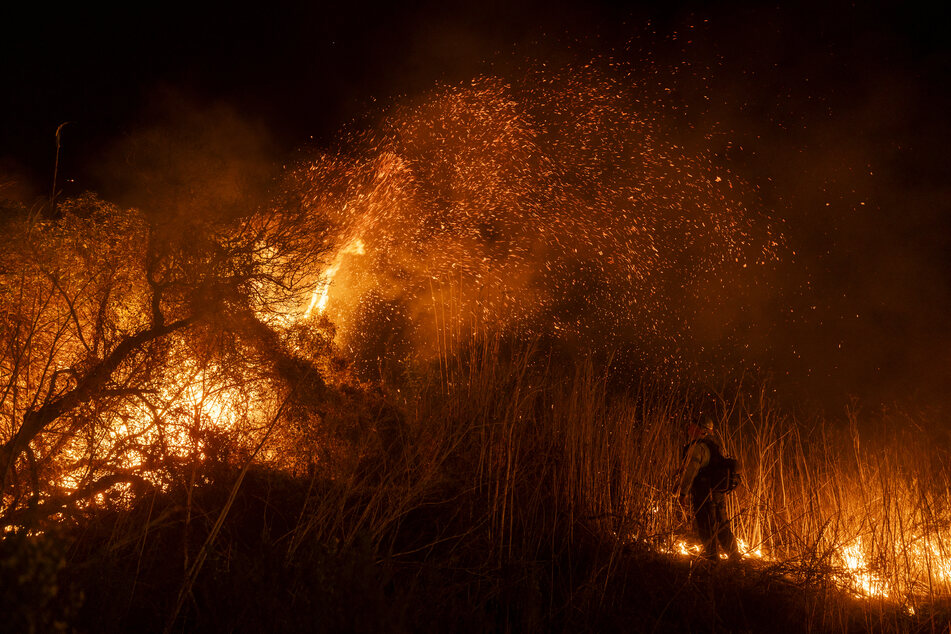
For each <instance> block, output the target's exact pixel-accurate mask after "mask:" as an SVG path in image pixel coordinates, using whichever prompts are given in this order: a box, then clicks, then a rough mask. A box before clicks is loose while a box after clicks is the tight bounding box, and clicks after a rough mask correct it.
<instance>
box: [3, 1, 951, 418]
mask: <svg viewBox="0 0 951 634" xmlns="http://www.w3.org/2000/svg"><path fill="white" fill-rule="evenodd" d="M510 4H511V3H508V2H494V1H490V2H478V3H476V2H473V3H467V4H455V5H450V4H446V3H443V2H422V3H415V4H413V6H412V7H407V6H403V5H402V3H379V4H366V3H359V2H351V3H333V4H330V3H328V4H323V3H316V2H310V3H305V2H286V1H283V0H282V1H278V2H268V3H258V4H257V5H255V6H254V7H249V8H236V7H235V6H228V5H226V4H220V5H209V4H202V5H200V6H192V5H191V4H190V3H189V4H185V3H177V2H171V3H131V4H128V5H125V6H123V7H121V8H118V9H108V10H107V9H105V8H103V7H96V8H90V7H87V6H83V5H82V3H74V4H70V5H66V6H56V5H42V6H36V7H32V8H28V9H27V8H24V7H20V8H19V9H16V10H14V11H13V13H10V12H9V11H10V10H9V9H6V10H5V14H6V15H5V16H4V27H5V28H4V29H3V31H4V36H3V38H2V40H0V81H2V84H0V85H2V90H3V99H2V105H0V108H2V117H0V177H2V178H3V181H2V182H3V183H4V188H5V189H4V190H3V191H2V192H0V193H2V194H3V196H4V197H14V198H17V199H19V200H20V201H22V202H25V203H27V204H30V203H31V202H32V201H34V200H35V199H37V198H42V197H46V196H48V193H49V188H50V181H51V180H52V169H53V159H54V149H55V146H54V132H55V130H56V128H57V126H58V125H59V124H60V123H63V122H67V121H68V122H69V124H68V125H67V126H66V128H65V130H64V133H63V149H62V157H61V165H60V184H61V186H62V188H63V192H64V194H66V195H69V194H76V193H80V192H82V191H85V190H94V191H97V192H100V193H101V194H102V195H103V196H105V197H107V198H113V199H118V200H120V201H121V202H128V203H131V204H141V201H140V200H136V198H135V194H134V193H133V194H131V195H130V193H129V192H130V190H133V189H135V187H134V185H133V183H135V182H138V181H136V180H135V177H133V176H129V175H128V174H124V173H123V172H124V171H128V172H135V171H136V165H137V164H136V161H137V160H138V155H137V154H136V153H135V151H132V150H130V149H129V148H130V147H132V148H134V147H136V145H135V140H136V139H139V138H140V137H141V134H142V130H149V129H154V128H155V127H156V126H158V127H161V126H171V127H175V126H179V127H180V128H181V129H184V130H194V129H195V127H196V126H198V127H200V126H201V125H203V123H202V122H203V121H207V120H208V119H207V118H206V119H202V118H200V117H199V118H198V119H194V118H193V119H191V121H190V122H189V123H184V124H183V123H182V120H183V119H187V118H188V116H185V115H182V114H181V112H182V111H186V110H188V111H189V112H192V111H200V112H205V113H212V114H211V115H209V116H210V117H211V119H214V120H215V121H216V123H218V124H220V123H221V122H222V120H223V119H226V120H229V121H231V124H230V125H233V126H235V127H237V128H240V129H241V130H242V131H244V132H247V131H248V130H251V131H253V134H251V135H250V136H251V137H253V139H252V140H251V141H248V140H246V139H247V137H248V135H245V134H242V138H243V139H245V140H242V141H240V142H238V141H235V142H234V144H230V145H229V144H228V143H225V146H224V148H223V150H222V151H225V152H233V153H236V154H242V153H246V154H252V153H253V154H254V155H255V156H254V159H255V162H256V164H261V165H268V166H271V167H270V168H269V169H273V170H279V169H280V167H281V166H282V165H285V164H287V163H289V162H292V161H294V160H297V158H299V157H303V156H306V153H307V152H308V151H310V148H320V147H328V146H332V145H333V144H335V143H337V142H338V138H339V137H338V131H339V130H340V129H341V128H343V127H347V126H350V127H354V126H355V127H359V126H360V125H363V124H364V123H367V124H369V123H370V122H372V121H373V120H374V118H376V117H379V116H380V112H381V111H383V110H385V109H386V108H387V107H388V106H389V105H390V104H393V103H396V102H398V101H400V100H401V99H406V98H412V97H413V96H414V95H417V94H420V93H422V92H425V91H427V90H430V89H431V88H432V87H433V86H435V85H436V84H437V83H448V84H455V83H460V82H466V81H469V80H470V79H472V78H473V77H476V76H478V75H481V74H496V75H500V76H503V77H504V76H506V75H507V74H511V73H518V72H520V69H522V68H524V66H525V65H526V64H527V63H542V62H544V63H550V64H566V63H573V62H578V61H583V60H585V59H588V58H592V57H596V56H604V55H610V56H615V57H618V58H621V59H625V60H628V61H631V62H633V63H635V64H638V63H640V64H648V63H649V64H654V65H656V67H657V68H666V69H671V70H670V71H669V72H670V73H671V76H672V77H674V76H677V77H678V79H676V80H672V81H671V84H672V86H674V87H675V92H676V94H675V95H674V96H673V97H672V99H677V100H680V101H682V102H684V103H686V104H688V105H693V106H694V107H693V108H692V109H691V114H689V115H687V117H688V119H689V125H690V126H693V127H696V128H701V129H702V128H703V126H704V125H705V124H708V123H709V124H711V125H712V123H713V122H714V121H716V122H717V123H718V124H719V125H720V126H721V127H723V126H725V127H726V128H728V129H729V130H730V131H731V134H730V135H729V138H728V139H724V141H723V144H722V146H719V147H712V148H710V151H711V152H712V153H713V155H714V156H716V157H717V158H718V160H723V161H726V162H728V163H729V165H730V167H731V169H732V170H733V171H734V172H736V173H738V174H740V175H741V176H742V177H743V178H744V179H745V180H746V181H747V182H749V183H751V184H752V186H753V187H754V188H755V189H756V192H757V195H758V196H759V197H760V198H761V200H762V202H763V204H764V205H765V206H766V207H768V208H770V209H772V210H774V215H775V217H777V218H782V219H783V220H784V221H785V222H784V226H783V230H784V232H785V234H786V236H787V239H788V242H789V247H790V250H791V251H795V256H794V257H789V258H788V259H787V261H786V262H785V263H784V268H783V270H782V274H783V275H784V276H786V277H788V279H790V280H794V281H793V282H789V284H788V286H787V287H786V291H785V292H784V293H783V294H782V298H781V300H778V301H779V303H780V304H782V306H780V307H777V311H778V312H780V313H786V314H788V315H791V316H789V317H785V318H784V319H785V320H786V321H785V323H784V324H783V325H782V328H780V329H779V330H778V332H781V333H782V335H781V336H780V337H779V339H778V340H777V342H776V345H775V359H774V365H773V368H772V371H773V372H775V374H776V375H777V377H776V378H777V381H779V383H780V384H785V385H788V386H789V390H790V393H795V394H798V395H802V397H803V398H808V399H815V400H816V401H817V402H823V403H834V402H837V399H838V400H842V399H845V398H847V397H848V396H849V395H853V394H854V395H858V396H861V397H862V398H864V399H867V400H869V401H872V402H874V401H877V400H882V401H887V400H889V399H899V400H906V399H920V400H921V402H926V403H940V402H941V401H942V397H943V396H944V395H945V393H946V392H951V389H948V387H949V386H951V363H949V361H951V324H949V322H951V320H949V314H951V169H949V167H948V160H947V148H948V143H949V141H951V129H949V122H948V113H949V112H951V89H949V81H948V80H949V69H951V46H949V45H948V35H947V28H948V24H949V19H948V18H949V17H951V14H949V11H948V10H947V9H925V8H924V6H922V5H916V4H911V3H895V4H894V5H884V4H880V3H878V4H874V5H873V4H869V3H854V6H853V5H851V4H849V3H832V4H831V5H829V4H828V3H821V4H820V3H816V4H815V5H814V6H811V7H810V6H808V5H806V4H803V3H795V4H794V5H793V4H790V5H789V6H777V5H762V6H761V5H756V4H753V3H737V2H731V3H706V4H703V5H701V4H700V3H692V4H679V5H678V4H673V3H656V6H655V5H654V4H651V3H641V4H637V3H632V4H622V3H608V2H583V3H582V2H554V3H552V2H542V1H534V0H533V1H531V2H523V3H519V4H518V6H517V7H514V8H513V7H512V6H510ZM17 12H19V14H17ZM648 60H649V62H648ZM684 67H689V68H693V69H698V68H699V69H702V72H701V71H697V72H698V73H699V74H700V75H702V76H703V77H704V79H705V81H704V82H697V83H696V84H692V83H691V81H690V80H689V77H690V76H691V73H688V72H684V71H683V70H682V69H683V68H684ZM677 69H680V70H679V71H678V70H677ZM663 72H667V71H663ZM678 73H679V74H678ZM701 83H702V84H703V85H702V86H701ZM701 96H704V97H703V98H701ZM710 96H712V99H710V98H708V97H710ZM189 116H190V115H189ZM222 125H225V124H222ZM225 127H227V125H225ZM185 134H187V132H186V133H185ZM142 191H144V190H142Z"/></svg>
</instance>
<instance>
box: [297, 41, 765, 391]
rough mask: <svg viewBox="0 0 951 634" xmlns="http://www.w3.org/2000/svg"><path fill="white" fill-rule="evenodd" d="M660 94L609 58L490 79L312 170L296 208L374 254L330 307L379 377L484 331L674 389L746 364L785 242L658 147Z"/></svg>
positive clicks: (718, 182) (359, 259)
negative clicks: (540, 343) (534, 342)
mask: <svg viewBox="0 0 951 634" xmlns="http://www.w3.org/2000/svg"><path fill="white" fill-rule="evenodd" d="M655 90H656V86H654V85H653V83H652V82H648V81H647V80H642V79H641V78H640V77H639V76H638V74H637V73H635V72H634V70H633V69H631V68H629V67H621V66H618V65H617V64H615V63H614V62H613V61H611V60H608V59H602V60H597V61H596V62H592V63H590V64H588V65H586V66H584V67H574V66H569V67H567V68H565V69H563V70H560V71H551V70H547V69H544V68H536V69H533V70H531V71H530V72H528V73H527V74H525V75H523V76H522V78H521V79H519V80H517V81H511V82H507V81H504V80H503V79H500V78H498V77H484V78H479V79H476V80H474V81H472V82H470V83H469V84H467V85H462V86H456V87H449V88H444V89H439V90H436V91H434V92H431V93H429V94H427V95H426V96H424V97H421V98H417V99H415V100H410V101H407V102H406V103H404V104H402V105H400V106H398V107H396V108H395V109H394V111H393V112H391V113H390V114H389V116H387V117H386V118H385V120H384V122H383V124H382V125H381V126H380V127H379V128H378V129H376V130H374V131H372V132H369V133H365V134H361V135H355V136H353V137H351V138H350V139H348V142H347V143H346V144H345V147H346V150H345V151H341V152H339V153H337V154H334V155H325V156H321V157H318V158H317V159H315V160H314V161H312V162H311V163H310V164H308V165H306V166H305V167H303V168H302V169H301V170H300V171H299V172H298V173H297V174H296V175H295V178H296V180H297V182H298V185H297V187H298V191H299V192H300V204H302V205H304V206H305V207H308V208H309V209H311V211H312V213H314V214H319V215H322V216H326V217H329V218H332V219H333V222H334V223H335V225H336V227H337V232H338V235H339V236H340V237H339V246H338V248H339V249H346V248H347V246H348V245H352V244H354V243H355V242H357V241H359V243H360V245H361V251H362V254H360V255H358V254H356V253H350V254H348V255H347V256H346V257H345V258H341V259H340V266H339V268H337V267H335V268H334V270H333V273H334V275H333V280H332V283H331V287H330V289H329V292H328V298H329V301H328V304H327V306H328V315H329V317H330V318H331V320H332V321H334V323H335V324H336V326H337V329H338V337H339V340H340V342H341V344H342V345H343V346H344V348H346V349H348V350H349V352H351V353H352V354H354V355H356V356H357V358H358V361H360V362H362V364H363V366H364V367H365V368H367V369H370V370H371V371H373V370H375V371H379V370H378V369H379V367H380V366H381V364H382V363H383V362H384V361H388V362H395V363H399V362H405V361H407V360H427V359H431V358H434V357H435V356H438V355H443V354H447V353H450V352H451V351H452V350H453V349H454V348H455V347H456V346H458V345H460V344H462V343H464V342H465V341H466V340H468V339H469V338H470V337H471V336H472V335H473V334H476V333H484V332H489V333H494V332H512V331H517V332H518V333H519V336H520V337H523V338H528V339H539V340H540V339H545V340H550V341H555V342H558V345H559V346H562V347H567V348H568V349H571V350H574V351H575V352H576V353H577V352H582V351H584V352H594V353H598V354H605V355H608V354H611V353H617V352H618V351H621V354H622V355H623V356H624V357H625V359H626V361H627V362H628V363H637V364H638V365H639V366H641V367H642V368H651V369H652V370H654V371H657V372H661V373H666V374H669V375H672V376H684V375H689V376H697V375H706V376H708V377H710V376H716V375H719V374H721V373H722V372H723V370H724V368H726V367H728V366H729V365H733V364H735V363H736V362H737V361H740V360H742V359H743V358H745V357H747V356H748V354H747V353H748V352H749V347H750V345H751V343H752V342H754V341H758V342H762V341H765V340H766V339H767V338H768V337H766V336H765V335H764V332H765V331H766V330H767V328H765V327H763V325H762V324H761V322H759V321H758V320H757V319H756V316H757V315H758V313H759V312H761V305H762V304H763V302H765V301H767V299H768V298H769V296H770V290H769V286H768V284H766V281H767V280H768V279H769V277H770V276H771V271H772V270H773V268H774V265H775V262H776V260H777V258H778V257H779V256H780V253H781V251H782V247H781V244H782V236H781V235H780V234H779V233H778V232H777V231H776V229H775V227H774V223H773V222H772V220H771V219H770V218H769V216H768V214H766V213H765V210H764V209H763V208H762V207H761V206H759V205H757V203H756V201H755V197H754V196H751V195H750V188H749V187H748V186H747V185H746V184H745V183H743V182H742V180H741V179H739V178H737V177H736V175H734V174H732V173H731V172H730V171H729V170H728V169H726V168H725V167H723V166H717V165H714V164H713V163H712V162H711V161H710V160H709V157H708V156H707V155H705V154H704V153H703V152H699V153H698V152H694V151H691V150H689V149H686V148H685V147H683V146H681V145H680V144H679V143H678V140H677V138H676V137H674V136H673V135H670V134H668V133H667V132H666V131H665V126H666V125H668V120H667V118H666V117H665V115H664V113H663V112H662V111H661V109H660V108H658V107H656V106H652V105H651V102H652V101H653V100H654V99H653V94H654V91H655ZM711 373H712V374H711Z"/></svg>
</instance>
